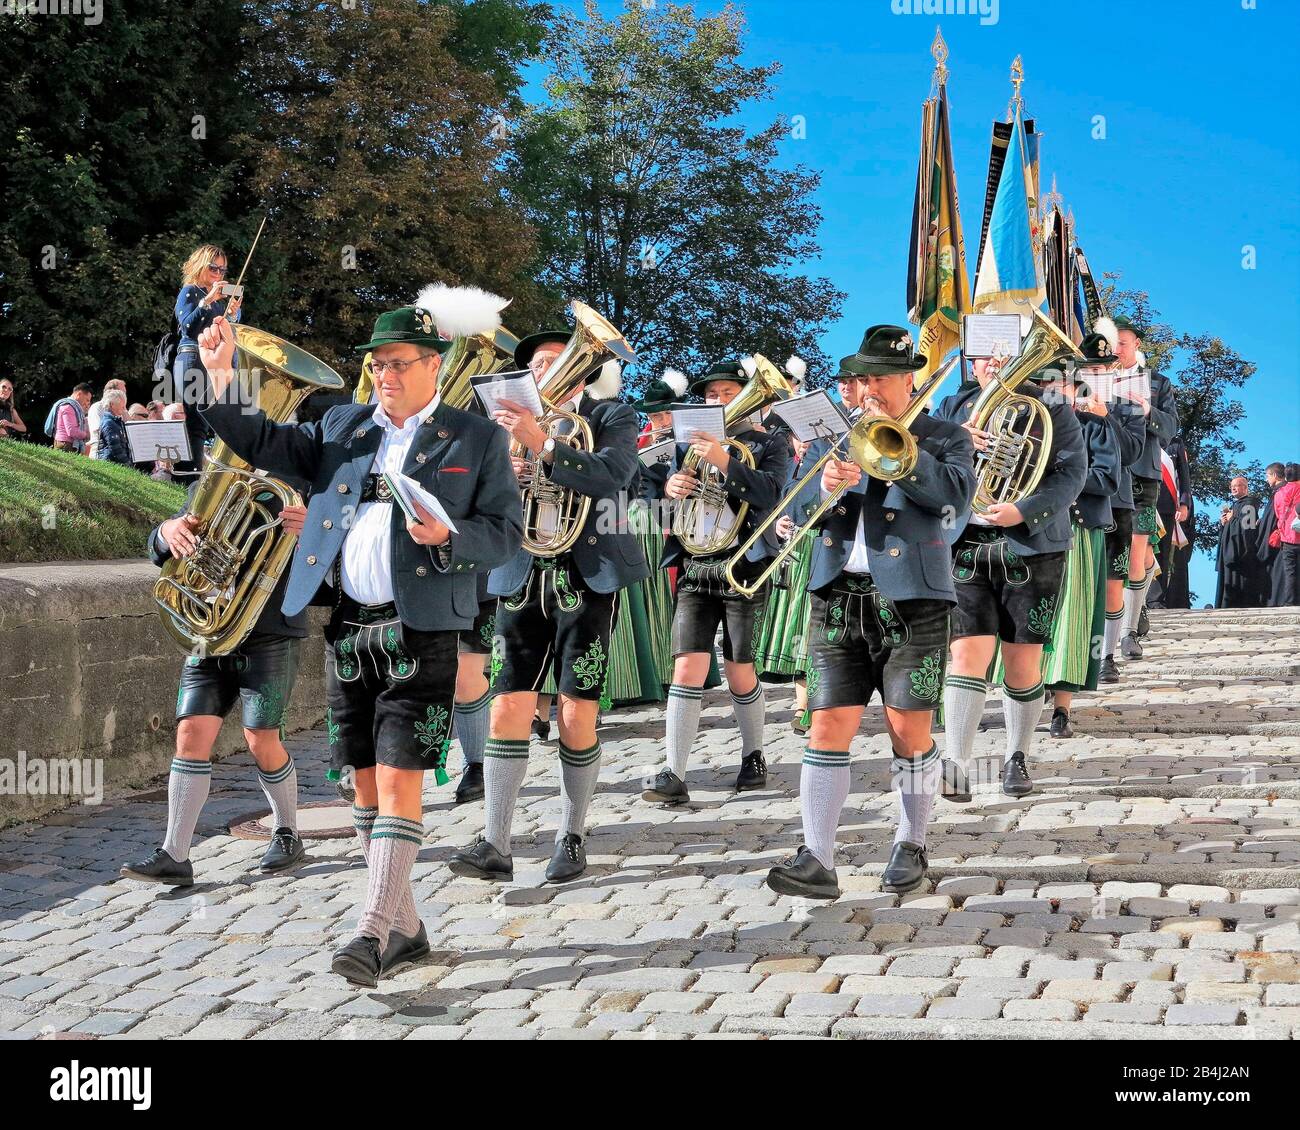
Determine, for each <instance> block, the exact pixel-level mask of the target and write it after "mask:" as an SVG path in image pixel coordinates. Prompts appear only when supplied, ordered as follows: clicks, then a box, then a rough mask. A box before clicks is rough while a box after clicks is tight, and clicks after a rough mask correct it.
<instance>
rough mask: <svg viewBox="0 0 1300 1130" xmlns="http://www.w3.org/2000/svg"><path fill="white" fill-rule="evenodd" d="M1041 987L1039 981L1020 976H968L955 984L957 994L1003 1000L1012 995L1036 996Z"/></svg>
mask: <svg viewBox="0 0 1300 1130" xmlns="http://www.w3.org/2000/svg"><path fill="white" fill-rule="evenodd" d="M1041 988H1042V982H1041V981H1033V980H1029V979H1028V978H1022V977H968V978H967V979H966V980H964V981H962V982H961V983H960V984H959V985H958V986H957V996H959V997H988V998H991V999H994V1000H1003V1001H1005V1000H1010V999H1011V998H1013V997H1033V996H1037V995H1038V992H1039V990H1040V989H1041Z"/></svg>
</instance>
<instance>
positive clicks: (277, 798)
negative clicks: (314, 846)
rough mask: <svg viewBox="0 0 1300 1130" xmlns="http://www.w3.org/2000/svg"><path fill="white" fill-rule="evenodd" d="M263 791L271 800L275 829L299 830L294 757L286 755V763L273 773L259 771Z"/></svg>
mask: <svg viewBox="0 0 1300 1130" xmlns="http://www.w3.org/2000/svg"><path fill="white" fill-rule="evenodd" d="M257 779H258V781H259V782H260V783H261V786H262V792H264V793H265V794H266V799H267V800H268V801H270V802H271V824H272V827H273V828H274V829H280V828H292V829H293V830H294V831H295V832H296V831H297V830H298V770H297V769H296V768H295V767H294V764H293V758H292V757H288V756H286V757H285V759H284V764H283V765H281V766H280V768H279V769H276V770H274V771H273V772H271V773H263V772H262V771H261V770H260V769H259V770H258V771H257Z"/></svg>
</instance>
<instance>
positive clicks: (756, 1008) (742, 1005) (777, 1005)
mask: <svg viewBox="0 0 1300 1130" xmlns="http://www.w3.org/2000/svg"><path fill="white" fill-rule="evenodd" d="M789 1000H790V997H789V994H787V993H764V992H762V991H758V992H753V993H724V994H723V995H722V996H720V997H715V998H714V1000H713V1003H712V1004H710V1005H709V1008H708V1011H709V1012H710V1013H713V1014H716V1015H720V1016H780V1015H781V1013H782V1012H783V1011H784V1010H785V1006H786V1004H787V1003H788V1002H789Z"/></svg>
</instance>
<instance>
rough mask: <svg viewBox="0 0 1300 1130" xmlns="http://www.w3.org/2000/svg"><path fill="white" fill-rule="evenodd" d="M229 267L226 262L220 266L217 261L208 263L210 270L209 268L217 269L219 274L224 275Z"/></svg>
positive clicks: (211, 269)
mask: <svg viewBox="0 0 1300 1130" xmlns="http://www.w3.org/2000/svg"><path fill="white" fill-rule="evenodd" d="M227 269H228V268H227V267H226V265H225V263H222V264H221V266H219V267H218V266H217V264H216V263H209V264H208V270H209V271H216V272H217V274H219V275H224V274H225V273H226V271H227Z"/></svg>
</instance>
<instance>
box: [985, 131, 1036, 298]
mask: <svg viewBox="0 0 1300 1130" xmlns="http://www.w3.org/2000/svg"><path fill="white" fill-rule="evenodd" d="M1036 152H1037V146H1036V144H1035V145H1034V146H1033V153H1035V154H1036ZM989 172H990V176H992V175H993V169H992V168H990V170H989ZM1033 179H1034V173H1033V157H1032V156H1031V147H1030V145H1029V144H1028V142H1027V141H1026V137H1025V128H1024V122H1023V120H1022V118H1021V115H1020V109H1019V107H1017V108H1016V114H1015V120H1014V121H1013V122H1012V126H1011V136H1010V138H1009V139H1008V142H1007V148H1006V154H1005V158H1004V160H1003V163H1002V167H1001V170H1000V175H999V176H998V182H997V189H996V192H995V193H994V196H993V206H992V210H991V212H990V215H989V224H988V237H987V239H986V240H985V243H984V246H983V248H982V250H981V253H980V261H979V267H978V271H977V273H976V277H975V302H974V306H975V309H976V310H977V311H981V312H984V311H995V312H1001V313H1021V314H1023V313H1026V312H1027V311H1026V306H1030V307H1033V308H1035V309H1042V308H1043V306H1044V304H1045V303H1046V301H1047V294H1046V291H1045V289H1044V287H1043V278H1042V270H1041V259H1040V254H1039V247H1038V246H1037V244H1038V243H1039V240H1040V233H1039V232H1038V230H1037V227H1038V221H1037V218H1036V217H1035V215H1034V212H1035V211H1036V210H1037V185H1036V184H1034V183H1032V182H1033ZM1031 200H1032V201H1033V202H1034V203H1033V204H1032V205H1031Z"/></svg>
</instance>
